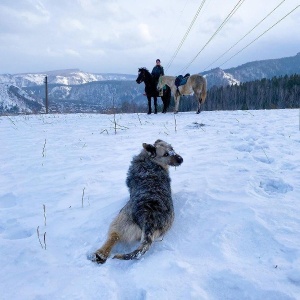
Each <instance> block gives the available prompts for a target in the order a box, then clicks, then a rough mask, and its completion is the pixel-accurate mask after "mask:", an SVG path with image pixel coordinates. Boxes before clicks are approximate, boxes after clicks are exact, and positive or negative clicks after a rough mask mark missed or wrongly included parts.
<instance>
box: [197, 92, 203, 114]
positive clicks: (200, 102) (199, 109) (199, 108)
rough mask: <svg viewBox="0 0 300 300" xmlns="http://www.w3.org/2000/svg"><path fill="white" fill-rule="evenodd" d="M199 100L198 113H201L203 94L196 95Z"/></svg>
mask: <svg viewBox="0 0 300 300" xmlns="http://www.w3.org/2000/svg"><path fill="white" fill-rule="evenodd" d="M196 98H197V100H198V109H197V111H196V113H197V114H200V113H201V104H202V98H201V94H200V95H199V96H196Z"/></svg>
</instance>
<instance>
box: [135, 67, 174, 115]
mask: <svg viewBox="0 0 300 300" xmlns="http://www.w3.org/2000/svg"><path fill="white" fill-rule="evenodd" d="M136 82H137V83H138V84H140V83H142V82H144V83H145V93H146V96H147V99H148V114H151V112H152V110H151V98H152V97H153V98H154V113H157V97H159V94H158V91H157V88H156V86H157V81H156V80H155V79H154V78H153V77H152V75H151V73H150V72H149V71H148V70H147V69H146V68H139V73H138V77H137V79H136ZM160 97H161V100H162V102H163V104H164V107H163V111H162V112H163V113H166V112H167V109H168V107H169V105H170V100H171V90H170V88H169V87H167V88H166V89H164V92H163V95H162V96H160Z"/></svg>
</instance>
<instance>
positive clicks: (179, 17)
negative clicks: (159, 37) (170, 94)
mask: <svg viewBox="0 0 300 300" xmlns="http://www.w3.org/2000/svg"><path fill="white" fill-rule="evenodd" d="M188 1H189V0H186V1H185V4H184V7H183V9H182V11H181V12H180V15H179V16H178V19H181V16H182V14H183V12H184V11H185V9H186V6H187V3H188ZM177 26H178V23H176V25H175V26H174V27H173V31H172V33H171V34H170V36H169V38H168V40H167V43H166V45H169V44H170V40H171V39H172V37H173V35H174V32H175V30H176V28H177Z"/></svg>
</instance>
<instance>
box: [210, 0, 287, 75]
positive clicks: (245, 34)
mask: <svg viewBox="0 0 300 300" xmlns="http://www.w3.org/2000/svg"><path fill="white" fill-rule="evenodd" d="M283 2H285V0H283V1H281V2H280V3H279V4H278V5H277V6H276V7H275V8H274V9H273V10H272V11H271V12H270V13H268V14H267V15H266V16H265V17H264V18H263V19H262V20H261V21H260V22H258V23H257V24H256V25H255V26H254V27H253V28H252V29H251V30H250V31H248V32H247V33H246V34H245V35H244V36H243V37H242V38H241V39H239V40H238V41H237V42H236V43H235V44H234V45H233V46H231V47H230V48H229V49H228V50H227V51H225V52H224V53H223V54H222V55H221V56H219V57H218V58H217V59H216V60H214V61H213V62H212V63H211V64H210V65H208V66H207V67H206V68H205V69H204V71H206V70H207V69H208V68H209V67H210V66H212V65H213V64H214V63H215V62H217V61H218V60H219V59H221V58H222V57H223V56H224V55H225V54H227V53H228V52H229V51H230V50H231V49H232V48H234V47H235V46H236V45H237V44H238V43H240V42H241V41H242V40H243V39H244V38H245V37H246V36H247V35H249V34H250V33H251V32H252V31H253V30H254V29H255V28H256V27H258V26H259V25H260V24H261V23H262V22H263V21H264V20H265V19H266V18H268V17H269V16H270V15H271V14H272V13H273V12H274V11H275V10H276V9H277V8H278V7H279V6H280V5H282V4H283Z"/></svg>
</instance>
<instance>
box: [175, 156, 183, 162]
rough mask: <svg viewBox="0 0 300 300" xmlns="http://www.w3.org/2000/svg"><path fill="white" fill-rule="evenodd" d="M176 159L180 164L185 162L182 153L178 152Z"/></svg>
mask: <svg viewBox="0 0 300 300" xmlns="http://www.w3.org/2000/svg"><path fill="white" fill-rule="evenodd" d="M176 160H177V162H178V163H179V164H182V163H183V158H182V157H181V156H180V155H178V154H176Z"/></svg>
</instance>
